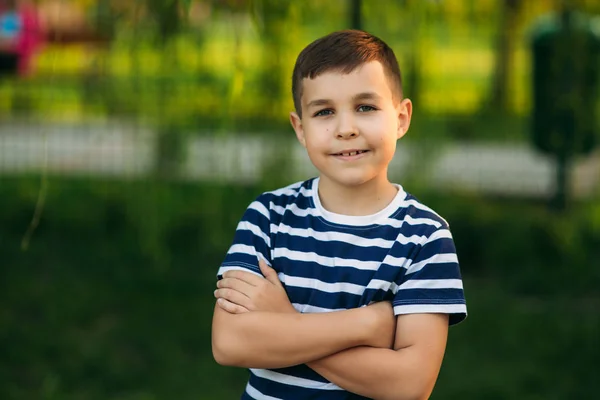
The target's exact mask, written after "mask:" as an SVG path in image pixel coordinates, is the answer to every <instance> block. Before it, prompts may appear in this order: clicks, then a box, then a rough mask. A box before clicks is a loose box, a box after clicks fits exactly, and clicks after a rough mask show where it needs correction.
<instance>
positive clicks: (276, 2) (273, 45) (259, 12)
mask: <svg viewBox="0 0 600 400" xmlns="http://www.w3.org/2000/svg"><path fill="white" fill-rule="evenodd" d="M255 6H256V8H255V14H254V16H255V19H256V23H257V26H258V29H259V32H260V35H261V39H262V43H263V68H264V70H263V74H262V79H261V81H262V82H261V88H263V89H264V90H265V93H267V96H266V98H267V99H268V103H267V104H266V105H265V107H266V110H268V112H269V117H270V118H276V119H277V118H280V116H281V113H280V110H281V103H283V102H282V97H283V88H284V86H283V85H284V79H285V77H286V76H287V73H286V71H285V69H284V53H285V44H286V41H287V39H288V37H289V36H290V35H291V31H292V30H293V29H294V28H293V26H292V25H293V24H290V21H289V17H290V12H291V9H292V1H289V0H256V2H255Z"/></svg>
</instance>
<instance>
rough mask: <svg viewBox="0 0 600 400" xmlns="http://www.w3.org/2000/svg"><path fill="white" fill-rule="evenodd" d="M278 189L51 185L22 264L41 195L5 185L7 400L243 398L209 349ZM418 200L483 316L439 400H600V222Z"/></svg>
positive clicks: (268, 185)
mask: <svg viewBox="0 0 600 400" xmlns="http://www.w3.org/2000/svg"><path fill="white" fill-rule="evenodd" d="M280 179H282V177H280ZM273 185H274V184H273V183H272V182H271V181H268V180H265V181H264V182H262V183H261V184H260V187H252V186H248V187H243V186H223V185H218V184H191V183H174V182H167V181H129V182H118V181H87V180H85V179H79V180H67V179H59V178H50V181H49V191H48V196H47V203H46V207H45V211H44V213H43V215H42V220H41V223H40V226H39V228H38V230H37V231H36V232H35V233H34V235H33V238H32V241H31V245H30V247H29V250H27V251H25V252H23V251H21V249H20V241H21V238H22V235H23V233H24V232H25V229H26V227H27V225H28V223H29V221H30V219H31V213H32V212H33V208H34V204H35V201H36V198H37V191H38V189H39V180H38V179H24V178H18V179H17V178H15V179H12V178H6V177H5V178H2V181H1V182H0V221H1V223H0V246H1V248H2V263H3V268H1V269H0V304H2V307H1V308H0V326H2V327H3V329H1V330H0V342H1V343H2V344H3V347H2V350H1V353H0V354H1V355H2V357H0V397H1V398H10V399H30V398H45V399H66V400H71V399H72V400H75V399H78V400H81V399H85V400H87V399H90V400H91V399H98V400H100V399H102V400H103V399H107V398H111V399H126V400H138V399H140V400H141V399H144V400H145V399H156V400H158V399H172V398H174V397H176V398H178V399H198V398H202V399H209V400H210V399H214V400H221V399H229V398H237V397H238V396H239V394H240V393H241V391H242V390H243V387H244V385H245V379H246V376H247V373H246V372H245V371H243V370H239V369H233V368H223V367H219V366H218V365H216V364H215V363H214V361H213V359H212V354H211V350H210V320H211V315H212V307H213V304H214V302H213V298H212V292H213V290H214V283H215V272H216V269H217V266H218V264H219V263H220V261H221V260H222V258H223V256H224V254H225V252H226V251H227V248H228V246H229V244H230V241H231V239H232V238H233V232H234V229H235V226H236V224H237V222H238V220H239V218H240V217H241V215H242V213H243V211H244V209H245V208H246V206H247V205H248V204H249V203H250V202H251V201H252V200H253V199H254V198H255V197H256V196H257V195H258V194H259V192H261V191H264V190H269V189H273V188H274V187H273ZM407 189H409V190H410V188H409V187H407ZM417 194H418V195H419V193H417ZM420 197H421V198H422V200H423V201H425V202H426V203H427V204H429V205H431V206H432V207H433V208H434V209H436V210H437V211H438V212H440V213H441V214H442V215H444V216H445V217H447V219H448V220H449V222H450V224H451V227H452V230H453V233H454V236H455V239H456V243H457V246H458V251H459V257H460V259H461V264H462V268H463V273H464V277H465V289H466V294H467V301H468V304H469V312H470V315H469V317H468V318H467V320H466V321H465V322H464V323H463V324H461V325H459V326H457V327H455V328H452V329H451V333H450V341H449V347H448V351H447V357H446V360H445V363H444V366H443V368H442V372H441V375H440V379H439V382H438V385H437V387H436V390H435V393H434V395H433V397H432V399H445V398H464V399H471V398H472V399H481V398H486V399H487V398H491V399H512V398H519V399H541V398H544V399H557V400H558V399H567V398H588V397H589V393H595V392H598V390H600V387H599V386H598V382H597V380H596V379H595V376H594V375H593V374H594V368H595V365H598V362H600V352H599V348H598V346H597V338H598V329H599V326H600V325H599V324H600V320H599V316H598V313H597V310H598V307H599V306H600V298H599V297H598V292H597V288H598V285H599V283H600V280H599V276H598V270H597V268H596V264H594V261H593V260H598V259H599V257H600V253H599V250H598V249H600V240H599V238H600V207H599V206H598V205H597V204H590V205H585V204H582V205H580V207H578V210H577V211H575V212H573V213H572V214H571V215H569V216H568V217H567V216H565V217H557V216H555V215H553V214H551V213H550V212H549V211H547V210H546V209H544V207H540V206H539V205H535V204H523V203H521V202H519V203H516V202H515V203H512V204H511V203H509V202H507V201H500V200H489V199H487V200H486V199H481V198H472V197H468V196H461V195H452V196H451V195H445V196H440V195H435V194H431V193H427V192H424V191H423V192H422V193H421V194H420ZM548 382H552V384H550V385H549V384H548Z"/></svg>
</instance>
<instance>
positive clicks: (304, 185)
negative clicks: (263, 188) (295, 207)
mask: <svg viewBox="0 0 600 400" xmlns="http://www.w3.org/2000/svg"><path fill="white" fill-rule="evenodd" d="M313 181H314V179H309V180H306V181H299V182H295V183H292V184H291V185H288V186H285V187H282V188H279V189H276V190H271V191H268V192H264V193H261V195H260V196H258V198H257V199H256V200H255V201H257V202H260V203H262V204H263V205H265V206H267V207H268V208H269V207H270V208H272V207H273V206H279V207H284V208H285V207H286V206H287V205H289V204H293V203H297V202H298V201H303V200H305V199H307V198H310V197H312V183H313Z"/></svg>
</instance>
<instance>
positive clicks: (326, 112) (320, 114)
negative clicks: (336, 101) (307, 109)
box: [313, 109, 333, 117]
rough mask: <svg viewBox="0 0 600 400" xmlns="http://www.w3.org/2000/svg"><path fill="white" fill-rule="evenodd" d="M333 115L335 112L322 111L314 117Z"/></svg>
mask: <svg viewBox="0 0 600 400" xmlns="http://www.w3.org/2000/svg"><path fill="white" fill-rule="evenodd" d="M331 114H333V110H329V109H327V110H321V111H317V112H316V113H315V115H313V116H314V117H323V116H327V115H331Z"/></svg>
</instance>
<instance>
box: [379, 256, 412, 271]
mask: <svg viewBox="0 0 600 400" xmlns="http://www.w3.org/2000/svg"><path fill="white" fill-rule="evenodd" d="M411 262H412V260H411V259H410V258H406V257H394V256H391V255H389V254H388V255H387V256H385V258H384V259H383V261H382V262H381V264H387V265H390V266H392V267H398V268H408V266H409V265H410V263H411Z"/></svg>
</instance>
